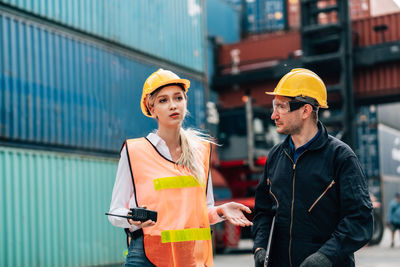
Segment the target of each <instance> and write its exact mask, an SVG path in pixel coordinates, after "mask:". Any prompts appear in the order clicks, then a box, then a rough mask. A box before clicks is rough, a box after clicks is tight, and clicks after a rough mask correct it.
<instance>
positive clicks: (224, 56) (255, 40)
mask: <svg viewBox="0 0 400 267" xmlns="http://www.w3.org/2000/svg"><path fill="white" fill-rule="evenodd" d="M300 49H301V43H300V34H299V32H298V31H294V32H285V33H283V34H282V33H274V34H265V35H257V36H253V37H251V38H249V39H246V40H243V41H241V42H239V43H236V44H230V45H223V46H221V48H220V51H219V66H220V67H222V72H223V73H227V72H228V73H229V72H235V71H234V70H232V68H238V70H240V71H244V70H251V69H252V68H256V69H257V68H261V67H268V64H270V63H271V64H273V61H276V60H281V59H286V58H288V57H289V56H291V55H292V56H294V54H295V53H296V51H299V50H300ZM260 64H261V65H260ZM262 64H267V65H262Z"/></svg>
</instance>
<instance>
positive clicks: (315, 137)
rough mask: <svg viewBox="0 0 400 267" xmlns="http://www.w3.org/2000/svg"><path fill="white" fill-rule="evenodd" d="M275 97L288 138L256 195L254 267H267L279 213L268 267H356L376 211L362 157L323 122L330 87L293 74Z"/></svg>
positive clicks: (276, 116) (276, 115)
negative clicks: (356, 255) (321, 111)
mask: <svg viewBox="0 0 400 267" xmlns="http://www.w3.org/2000/svg"><path fill="white" fill-rule="evenodd" d="M268 94H270V95H274V96H275V98H274V100H273V108H274V112H273V113H272V116H271V119H272V120H274V121H275V124H276V127H277V132H278V133H281V134H285V135H287V137H286V139H285V140H284V141H283V142H282V143H280V144H278V145H276V146H275V147H273V148H272V150H271V151H270V152H269V155H268V160H267V163H266V165H265V170H264V177H263V179H262V180H261V182H260V184H259V185H258V187H257V190H256V197H255V217H254V220H253V235H254V252H255V254H254V259H255V265H256V266H263V261H264V258H265V255H266V247H267V243H268V238H269V234H270V229H271V224H272V219H273V216H274V215H275V214H276V217H275V227H274V233H273V238H272V242H271V247H270V248H271V253H270V255H269V259H270V262H269V266H290V267H292V266H293V267H294V266H300V267H313V266H318V267H323V266H340V267H344V266H354V265H355V263H354V254H353V253H354V252H355V251H356V250H358V249H359V248H361V247H362V246H364V245H365V244H366V243H367V242H368V241H369V240H370V238H371V236H372V227H373V219H372V205H371V200H370V198H369V193H368V186H367V182H366V179H365V177H364V174H363V171H362V169H361V166H360V163H359V161H358V159H357V157H356V155H355V154H354V152H353V151H352V150H351V149H350V147H349V146H347V145H346V144H345V143H343V142H342V141H340V140H338V139H336V138H334V137H332V136H330V135H328V133H327V130H326V129H325V127H324V126H323V125H322V123H321V122H320V121H318V109H319V108H328V105H327V101H326V100H327V93H326V87H325V85H324V83H323V81H322V80H321V79H320V78H319V77H318V75H316V74H315V73H314V72H312V71H310V70H307V69H293V70H292V71H291V72H289V73H288V74H286V75H285V76H284V77H283V78H282V79H281V80H280V82H279V83H278V85H277V87H276V88H275V90H274V92H270V93H268ZM275 211H276V213H275Z"/></svg>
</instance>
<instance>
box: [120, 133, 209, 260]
mask: <svg viewBox="0 0 400 267" xmlns="http://www.w3.org/2000/svg"><path fill="white" fill-rule="evenodd" d="M126 147H127V153H128V157H129V163H130V168H131V173H132V177H133V182H134V191H135V192H134V193H135V197H136V203H137V205H138V206H146V207H147V208H148V209H151V210H156V211H157V212H158V216H157V222H156V224H155V225H154V226H150V227H145V228H143V234H144V238H143V243H144V251H145V254H146V257H147V258H148V259H149V260H150V262H152V263H153V264H154V265H155V266H157V267H188V266H197V267H198V266H202V267H203V266H207V267H211V266H213V259H212V244H211V231H210V222H209V219H208V208H207V200H206V190H207V180H208V175H209V164H210V144H209V143H206V142H205V143H203V144H202V145H200V146H199V147H198V148H196V150H195V151H196V153H197V155H196V156H197V158H198V159H199V160H200V163H201V165H202V166H204V170H203V172H202V173H203V177H201V178H202V179H196V177H194V175H193V173H192V172H191V171H190V170H188V169H187V168H183V167H181V166H178V165H176V164H175V163H174V162H172V161H170V160H168V159H166V158H164V157H163V156H162V155H161V154H160V153H159V152H158V151H157V150H156V148H155V147H154V146H153V145H152V144H151V143H150V141H149V140H147V139H145V138H139V139H130V140H127V141H126ZM199 181H204V182H199Z"/></svg>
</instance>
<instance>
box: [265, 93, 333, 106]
mask: <svg viewBox="0 0 400 267" xmlns="http://www.w3.org/2000/svg"><path fill="white" fill-rule="evenodd" d="M265 94H267V95H278V96H284V97H296V95H282V94H277V93H275V92H265ZM319 107H320V108H329V106H328V104H323V105H321V104H320V106H319Z"/></svg>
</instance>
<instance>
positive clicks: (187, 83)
mask: <svg viewBox="0 0 400 267" xmlns="http://www.w3.org/2000/svg"><path fill="white" fill-rule="evenodd" d="M168 84H182V85H183V88H184V89H185V92H187V91H188V89H189V87H190V81H189V80H186V79H176V80H169V81H165V82H163V83H160V84H158V87H157V88H156V89H154V90H153V92H151V93H150V94H152V93H154V92H155V91H157V90H158V89H159V88H160V87H163V86H166V85H168Z"/></svg>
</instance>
